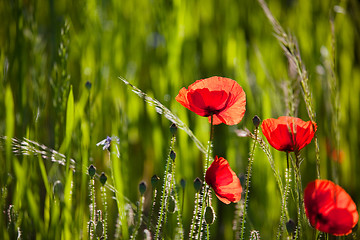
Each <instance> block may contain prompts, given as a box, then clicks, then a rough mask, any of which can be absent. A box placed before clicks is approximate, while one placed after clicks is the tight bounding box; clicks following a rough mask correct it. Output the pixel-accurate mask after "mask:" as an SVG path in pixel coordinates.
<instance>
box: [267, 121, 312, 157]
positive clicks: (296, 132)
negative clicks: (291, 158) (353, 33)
mask: <svg viewBox="0 0 360 240" xmlns="http://www.w3.org/2000/svg"><path fill="white" fill-rule="evenodd" d="M261 129H262V132H263V134H264V136H265V137H266V139H267V140H268V142H269V144H270V145H271V146H272V147H274V148H275V149H277V150H279V151H284V152H293V151H299V150H301V149H302V148H304V147H305V146H306V145H308V144H309V143H310V142H311V140H312V139H313V137H314V135H315V132H316V130H317V126H316V123H314V122H311V121H307V122H305V121H303V120H301V119H300V118H295V117H288V116H282V117H279V118H278V119H273V118H269V119H265V120H264V121H263V122H262V124H261Z"/></svg>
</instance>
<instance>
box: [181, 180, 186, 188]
mask: <svg viewBox="0 0 360 240" xmlns="http://www.w3.org/2000/svg"><path fill="white" fill-rule="evenodd" d="M185 185H186V181H185V179H183V178H182V179H181V180H180V186H181V187H182V188H185Z"/></svg>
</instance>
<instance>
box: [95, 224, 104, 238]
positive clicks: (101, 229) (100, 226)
mask: <svg viewBox="0 0 360 240" xmlns="http://www.w3.org/2000/svg"><path fill="white" fill-rule="evenodd" d="M103 233H104V226H103V222H102V221H98V222H97V223H96V227H95V234H96V236H97V237H98V238H100V237H102V235H103Z"/></svg>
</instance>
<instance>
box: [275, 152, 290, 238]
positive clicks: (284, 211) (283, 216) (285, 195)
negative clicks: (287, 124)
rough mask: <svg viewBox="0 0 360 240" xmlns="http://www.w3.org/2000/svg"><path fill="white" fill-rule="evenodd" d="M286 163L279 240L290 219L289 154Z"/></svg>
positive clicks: (287, 153)
mask: <svg viewBox="0 0 360 240" xmlns="http://www.w3.org/2000/svg"><path fill="white" fill-rule="evenodd" d="M286 163H287V168H286V170H285V189H284V193H283V196H282V204H281V205H282V206H281V216H280V225H279V230H278V235H277V238H276V239H278V240H280V238H281V235H282V232H283V231H284V226H285V219H286V218H287V219H289V213H288V209H287V198H288V193H289V187H290V179H291V169H290V164H289V152H286Z"/></svg>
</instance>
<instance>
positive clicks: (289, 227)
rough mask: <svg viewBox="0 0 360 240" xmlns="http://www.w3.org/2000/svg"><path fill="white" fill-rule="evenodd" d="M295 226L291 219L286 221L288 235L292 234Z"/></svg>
mask: <svg viewBox="0 0 360 240" xmlns="http://www.w3.org/2000/svg"><path fill="white" fill-rule="evenodd" d="M295 228H296V224H295V222H294V221H293V220H292V219H290V220H289V221H287V222H286V230H287V232H288V234H289V235H290V236H292V235H293V234H294V232H295Z"/></svg>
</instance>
